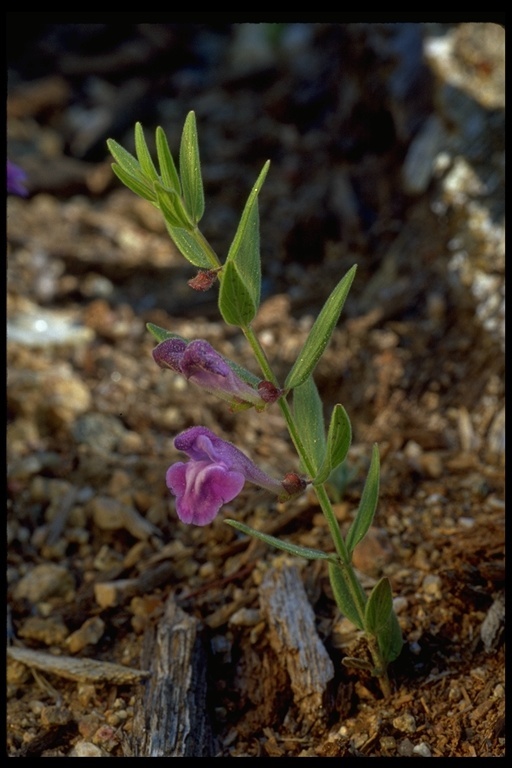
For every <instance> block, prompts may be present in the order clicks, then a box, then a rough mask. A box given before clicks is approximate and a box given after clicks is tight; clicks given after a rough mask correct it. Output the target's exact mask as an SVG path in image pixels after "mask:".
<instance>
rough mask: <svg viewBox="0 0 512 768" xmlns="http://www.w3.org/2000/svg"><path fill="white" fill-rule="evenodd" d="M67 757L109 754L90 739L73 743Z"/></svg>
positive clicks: (106, 755) (103, 755) (105, 755)
mask: <svg viewBox="0 0 512 768" xmlns="http://www.w3.org/2000/svg"><path fill="white" fill-rule="evenodd" d="M68 757H110V755H109V754H108V752H105V750H104V749H101V747H97V746H96V744H92V743H91V742H90V741H79V742H78V743H77V744H75V746H74V747H73V749H72V750H71V752H70V753H69V755H68Z"/></svg>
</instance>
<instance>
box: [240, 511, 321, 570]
mask: <svg viewBox="0 0 512 768" xmlns="http://www.w3.org/2000/svg"><path fill="white" fill-rule="evenodd" d="M225 522H226V523H227V524H228V525H230V526H231V527H232V528H236V529H237V531H240V532H241V533H245V534H246V535H247V536H253V537H254V538H255V539H260V540H261V541H264V542H265V544H268V545H269V546H271V547H275V548H276V549H280V550H282V551H283V552H288V554H290V555H297V556H298V557H305V558H306V560H327V561H328V562H329V563H333V562H335V561H336V556H335V555H331V554H328V553H327V552H322V550H321V549H312V548H311V547H301V546H299V545H298V544H292V542H290V541H282V540H281V539H278V538H276V537H275V536H270V535H269V534H267V533H261V531H256V530H255V529H254V528H250V527H249V526H248V525H245V524H244V523H239V522H238V521H237V520H229V519H227V520H225Z"/></svg>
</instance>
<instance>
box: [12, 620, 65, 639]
mask: <svg viewBox="0 0 512 768" xmlns="http://www.w3.org/2000/svg"><path fill="white" fill-rule="evenodd" d="M18 634H19V636H20V637H24V638H26V639H27V640H38V641H39V642H41V643H45V645H60V644H61V643H62V642H64V640H65V639H66V638H67V636H68V635H69V630H68V628H67V627H66V625H65V624H63V623H62V622H60V621H59V620H58V619H54V618H52V617H51V616H49V617H48V618H41V617H40V616H29V617H28V619H26V620H25V621H24V622H23V624H22V625H21V627H20V629H19V631H18Z"/></svg>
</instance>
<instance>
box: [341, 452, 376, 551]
mask: <svg viewBox="0 0 512 768" xmlns="http://www.w3.org/2000/svg"><path fill="white" fill-rule="evenodd" d="M379 476H380V461H379V449H378V446H377V445H374V446H373V450H372V460H371V463H370V469H369V470H368V475H367V477H366V482H365V484H364V488H363V495H362V496H361V501H360V503H359V509H358V510H357V513H356V516H355V518H354V520H353V521H352V524H351V526H350V528H349V529H348V533H347V538H346V545H347V549H348V551H349V554H352V552H353V551H354V548H355V547H356V546H357V544H359V542H360V541H361V539H362V538H363V537H364V536H365V535H366V533H367V531H368V528H369V527H370V525H371V524H372V522H373V516H374V515H375V510H376V508H377V502H378V500H379Z"/></svg>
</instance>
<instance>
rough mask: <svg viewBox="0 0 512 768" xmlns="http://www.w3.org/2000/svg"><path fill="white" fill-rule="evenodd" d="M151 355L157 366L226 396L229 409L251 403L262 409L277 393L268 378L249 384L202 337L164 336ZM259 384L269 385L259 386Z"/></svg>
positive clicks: (246, 406)
mask: <svg viewBox="0 0 512 768" xmlns="http://www.w3.org/2000/svg"><path fill="white" fill-rule="evenodd" d="M153 358H154V360H155V362H156V363H157V364H158V365H159V366H160V367H161V368H170V369H171V370H172V371H175V372H176V373H181V374H182V375H183V376H185V378H186V379H188V380H189V381H192V382H193V383H194V384H197V385H198V386H200V387H201V388H202V389H204V390H206V391H207V392H210V393H212V394H214V395H217V396H218V397H221V398H222V399H223V400H226V401H227V402H228V403H229V404H230V406H231V409H232V410H240V409H241V408H244V407H245V408H250V407H251V406H252V405H254V406H255V407H256V409H257V410H263V409H264V408H265V407H266V406H267V405H268V404H269V403H271V402H274V401H275V400H277V398H278V397H279V395H280V394H281V392H280V390H278V389H277V387H274V386H273V385H272V384H271V383H270V382H268V383H267V382H260V387H259V388H258V389H255V388H254V387H252V386H251V385H250V384H248V383H247V382H246V381H244V380H243V379H242V378H240V376H238V374H236V373H235V371H234V370H233V369H232V368H231V366H230V365H228V363H227V362H226V360H225V359H224V358H223V357H222V355H219V353H218V352H216V351H215V350H214V349H213V347H212V346H211V345H210V344H209V343H208V342H207V341H204V340H203V339H196V340H195V341H190V342H186V341H184V340H183V339H178V338H172V339H166V340H165V341H162V342H160V344H159V345H158V346H157V347H155V349H154V350H153ZM261 384H268V385H269V386H265V387H261ZM269 388H271V389H269Z"/></svg>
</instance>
